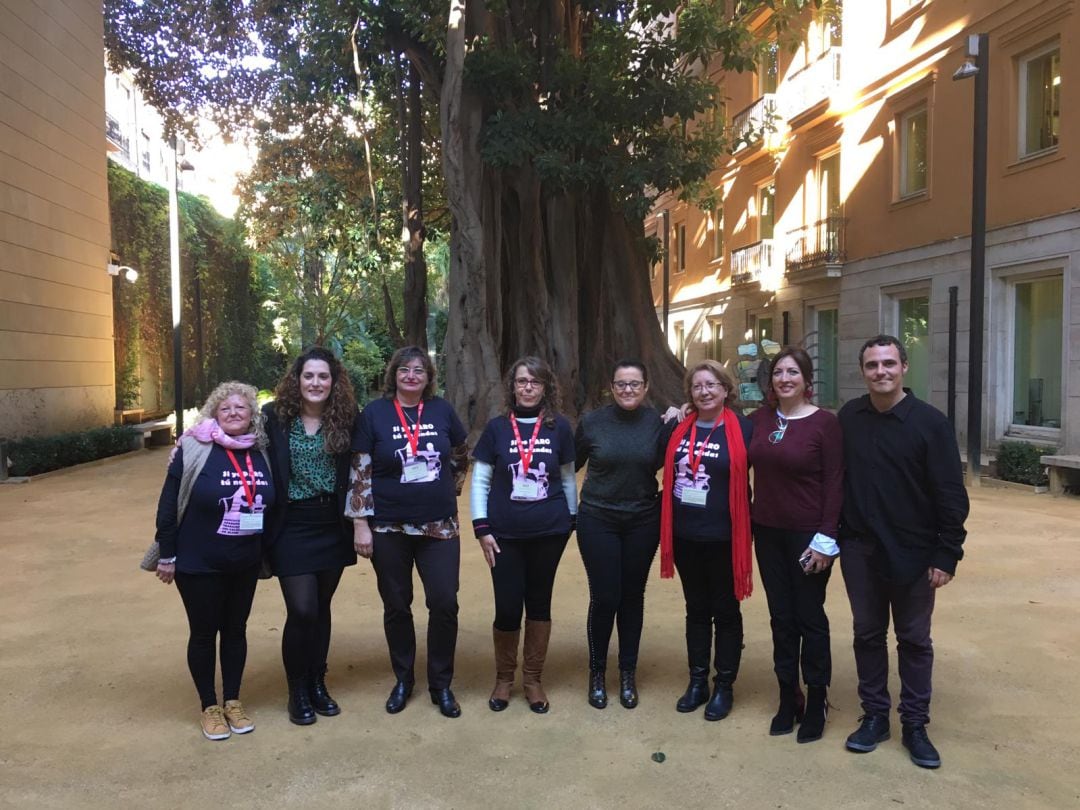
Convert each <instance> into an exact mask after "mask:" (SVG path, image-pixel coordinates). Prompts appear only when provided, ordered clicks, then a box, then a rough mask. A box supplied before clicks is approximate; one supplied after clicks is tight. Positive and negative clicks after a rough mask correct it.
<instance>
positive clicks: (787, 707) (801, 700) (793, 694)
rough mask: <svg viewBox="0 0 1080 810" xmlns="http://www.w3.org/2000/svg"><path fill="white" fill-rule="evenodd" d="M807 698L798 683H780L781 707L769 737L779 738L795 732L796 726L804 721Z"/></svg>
mask: <svg viewBox="0 0 1080 810" xmlns="http://www.w3.org/2000/svg"><path fill="white" fill-rule="evenodd" d="M805 702H806V698H805V697H804V696H803V693H802V689H801V688H800V687H799V685H798V684H797V683H786V682H784V681H780V707H779V708H778V709H777V710H776V716H775V717H773V719H772V723H771V724H770V725H769V736H771V737H779V736H780V735H782V734H790V733H791V732H793V731H794V730H795V724H796V723H798V722H800V721H802V719H803V709H804V704H805Z"/></svg>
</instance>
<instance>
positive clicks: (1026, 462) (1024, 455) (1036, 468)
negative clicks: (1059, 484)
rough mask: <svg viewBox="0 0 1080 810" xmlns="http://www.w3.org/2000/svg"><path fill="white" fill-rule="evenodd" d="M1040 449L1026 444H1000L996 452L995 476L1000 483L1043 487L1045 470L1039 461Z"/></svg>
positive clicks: (1041, 452)
mask: <svg viewBox="0 0 1080 810" xmlns="http://www.w3.org/2000/svg"><path fill="white" fill-rule="evenodd" d="M1044 452H1045V451H1044V450H1043V449H1042V448H1039V447H1036V446H1035V445H1033V444H1028V443H1027V442H1002V443H1001V444H1000V445H998V451H997V474H998V477H999V478H1001V480H1002V481H1015V482H1016V483H1018V484H1031V485H1032V486H1044V485H1045V484H1046V481H1047V479H1046V470H1045V468H1044V467H1043V465H1042V462H1040V461H1039V457H1040V456H1042V455H1043V454H1044Z"/></svg>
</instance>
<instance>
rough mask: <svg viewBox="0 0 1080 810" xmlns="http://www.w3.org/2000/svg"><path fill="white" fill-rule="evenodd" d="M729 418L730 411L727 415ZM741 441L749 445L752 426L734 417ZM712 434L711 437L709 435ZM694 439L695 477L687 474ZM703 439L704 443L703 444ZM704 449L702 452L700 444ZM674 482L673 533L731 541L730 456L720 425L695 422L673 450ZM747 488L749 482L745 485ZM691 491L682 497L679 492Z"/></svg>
mask: <svg viewBox="0 0 1080 810" xmlns="http://www.w3.org/2000/svg"><path fill="white" fill-rule="evenodd" d="M728 418H730V412H729V414H728ZM737 418H738V420H739V427H740V429H741V430H742V434H743V441H744V442H745V443H746V446H747V447H749V446H750V437H751V434H752V431H753V427H752V426H751V424H750V420H749V419H746V418H745V417H743V416H737ZM710 431H712V435H709V432H710ZM691 435H693V436H694V457H695V458H696V457H697V455H698V453H701V463H700V465H699V466H698V468H697V475H696V476H694V475H692V473H691V466H692V459H691V458H690V437H691ZM706 438H708V443H707V444H705V441H706ZM703 444H704V445H705V446H704V450H702V445H703ZM674 478H675V480H674V482H673V484H672V486H673V490H672V495H673V499H672V503H673V505H674V534H675V537H677V538H680V539H684V540H698V541H711V542H715V541H729V540H731V506H730V493H729V482H730V480H731V456H730V454H729V453H728V444H727V433H726V431H725V428H724V425H721V424H717V425H716V429H715V430H713V425H712V424H701V423H698V424H697V426H696V432H695V430H694V429H691V431H690V432H689V433H687V434H686V436H685V438H683V440H682V441H681V442H680V443H679V446H678V447H677V448H676V449H675V476H674ZM747 487H749V482H747ZM687 489H688V490H694V491H695V492H694V493H690V494H688V495H686V496H684V493H683V490H687Z"/></svg>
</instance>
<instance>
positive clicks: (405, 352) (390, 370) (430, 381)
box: [383, 346, 435, 399]
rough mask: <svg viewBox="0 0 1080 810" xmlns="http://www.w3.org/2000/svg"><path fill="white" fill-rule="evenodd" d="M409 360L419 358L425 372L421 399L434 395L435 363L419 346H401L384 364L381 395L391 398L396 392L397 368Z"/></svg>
mask: <svg viewBox="0 0 1080 810" xmlns="http://www.w3.org/2000/svg"><path fill="white" fill-rule="evenodd" d="M410 360H419V361H420V363H421V365H423V367H424V372H425V373H426V374H427V385H425V386H424V393H423V394H422V395H421V396H422V398H423V399H431V398H432V397H433V396H435V364H434V363H432V362H431V357H430V356H429V355H428V353H427V352H426V351H424V350H423V349H421V348H420V347H419V346H402V347H401V348H400V349H398V350H397V351H396V352H394V354H393V356H391V358H390V362H389V363H387V364H386V376H385V377H384V378H383V396H385V397H386V398H387V399H393V398H394V395H395V394H396V393H397V370H398V369H399V368H400V367H401V366H404V365H405V364H406V363H408V362H409V361H410Z"/></svg>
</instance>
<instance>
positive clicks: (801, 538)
mask: <svg viewBox="0 0 1080 810" xmlns="http://www.w3.org/2000/svg"><path fill="white" fill-rule="evenodd" d="M813 537H814V532H798V531H787V530H784V529H773V528H770V527H768V526H757V525H755V526H754V549H755V551H756V552H757V562H758V570H759V571H760V573H761V582H762V584H763V585H764V586H765V596H766V597H767V598H768V601H769V620H770V625H771V626H772V639H773V669H774V670H775V671H776V677H777V679H778V680H779V681H780V682H781V683H787V684H796V683H798V682H799V664H800V660H801V663H802V677H803V680H804V681H805V682H806V683H807V685H809V686H828V685H829V681H830V680H831V678H832V654H831V651H830V649H829V617H828V616H826V615H825V590H826V587H827V586H828V584H829V576H830V575H831V573H832V566H829V567H828V568H826V569H825V570H824V571H823V572H822V573H820V574H806V573H804V572H803V570H802V566H801V565H799V557H800V556H801V555H802V553H803V552H804V551H806V547H807V546H809V545H810V541H811V540H812V539H813Z"/></svg>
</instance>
